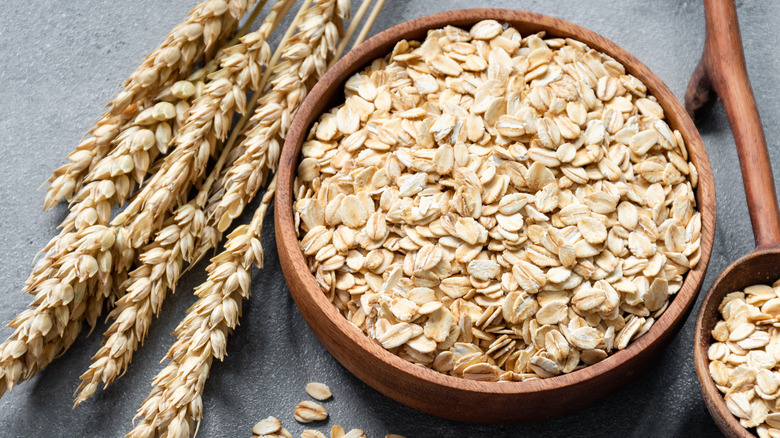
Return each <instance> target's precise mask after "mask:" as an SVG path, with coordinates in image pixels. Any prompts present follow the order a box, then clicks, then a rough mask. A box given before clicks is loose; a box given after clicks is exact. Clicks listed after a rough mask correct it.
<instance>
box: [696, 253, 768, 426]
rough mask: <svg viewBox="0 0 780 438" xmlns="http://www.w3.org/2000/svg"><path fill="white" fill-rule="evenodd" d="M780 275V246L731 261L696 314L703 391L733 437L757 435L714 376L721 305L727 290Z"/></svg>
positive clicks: (698, 366) (719, 421)
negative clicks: (712, 348)
mask: <svg viewBox="0 0 780 438" xmlns="http://www.w3.org/2000/svg"><path fill="white" fill-rule="evenodd" d="M778 278H780V249H777V248H776V249H768V250H757V251H754V252H751V253H750V254H748V255H746V256H744V257H742V258H740V259H739V260H737V261H736V262H734V263H732V264H731V265H729V267H728V268H726V270H725V271H723V273H722V274H720V276H719V277H718V279H717V280H715V283H713V284H712V288H710V290H709V292H707V295H706V296H705V297H704V301H703V302H702V303H701V307H700V308H699V314H698V316H697V317H696V329H695V332H694V344H693V361H694V363H695V364H696V376H697V377H698V378H699V384H700V385H701V393H702V396H703V397H704V402H705V403H706V404H707V409H708V410H709V411H710V415H712V419H713V420H715V423H716V424H717V425H718V427H719V428H720V430H721V431H722V432H723V433H724V434H725V435H726V436H728V437H729V438H737V437H755V435H753V434H752V433H750V432H749V431H748V430H747V429H745V428H744V427H743V426H742V425H741V424H740V423H739V420H737V418H736V417H735V416H734V415H733V414H732V413H731V412H730V411H729V409H728V408H727V407H726V400H725V399H724V398H723V394H721V393H720V391H718V388H717V387H716V386H715V382H714V381H713V380H712V377H710V370H709V365H710V360H709V358H708V357H707V350H709V348H710V345H712V342H713V339H712V329H714V328H715V324H717V322H718V321H720V320H721V315H720V312H718V306H720V302H721V301H722V300H723V297H725V296H726V295H727V294H729V293H731V292H734V291H739V290H742V289H744V288H746V287H748V286H750V285H753V284H769V285H771V284H772V282H774V281H775V280H777V279H778Z"/></svg>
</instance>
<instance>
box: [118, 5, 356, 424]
mask: <svg viewBox="0 0 780 438" xmlns="http://www.w3.org/2000/svg"><path fill="white" fill-rule="evenodd" d="M310 3H311V0H309V1H307V2H305V3H304V6H302V7H301V11H303V12H302V13H301V12H300V11H299V14H298V15H297V16H296V19H295V20H294V22H293V23H294V24H295V23H296V22H299V23H300V24H299V25H298V28H299V30H300V31H299V33H298V34H296V35H295V36H294V37H292V38H290V39H289V40H287V41H284V40H283V42H282V46H283V47H285V49H284V50H283V52H282V53H283V54H284V55H283V57H284V60H283V62H282V63H281V64H279V66H277V68H275V69H274V72H273V75H272V76H271V81H270V82H269V83H270V84H271V90H270V91H269V92H268V93H267V94H265V95H263V97H262V98H261V99H260V102H261V106H260V108H261V109H262V108H265V107H266V104H267V103H268V102H275V103H279V102H280V101H279V100H276V99H278V95H279V94H281V93H282V92H281V90H285V92H284V93H283V94H282V96H283V97H289V98H290V99H289V102H290V104H291V105H292V106H293V107H294V108H297V106H298V105H299V103H300V100H298V99H296V98H295V96H297V95H299V94H305V92H303V93H301V92H300V88H301V87H303V86H304V85H303V83H302V82H301V81H300V79H301V77H303V78H308V77H309V76H310V75H315V74H321V73H322V72H323V71H324V66H326V65H327V60H328V56H329V55H330V54H331V53H333V51H334V50H335V48H336V42H337V39H338V29H337V27H336V25H335V23H334V21H335V20H337V19H340V18H341V17H340V16H339V14H337V13H336V11H337V10H339V11H348V10H349V7H348V4H347V6H346V7H344V6H345V5H344V3H343V2H341V4H340V5H339V6H340V7H338V8H337V7H336V1H335V0H319V1H317V3H316V4H315V5H314V6H312V7H311V8H308V7H307V6H308V4H310ZM303 44H305V45H306V46H307V48H308V49H304V47H303V46H302V45H303ZM302 53H304V55H303V56H301V54H302ZM309 55H312V57H311V58H309ZM307 59H309V61H306V60H307ZM306 65H308V66H309V67H308V68H307V69H306V70H303V69H301V66H306ZM319 65H321V66H323V68H321V69H318V68H317V66H319ZM280 75H285V76H287V77H288V78H291V79H293V80H291V81H287V82H284V81H282V76H280ZM285 83H287V84H295V87H296V88H297V94H292V93H295V92H296V91H295V88H294V87H292V86H288V87H287V88H281V86H282V84H285ZM272 95H273V96H276V97H275V98H274V100H269V99H268V97H269V96H272ZM288 95H289V96H288ZM284 102H287V100H284ZM292 113H293V114H294V110H293V111H292ZM257 114H258V113H255V116H257ZM266 132H271V131H268V130H266ZM273 132H274V133H275V134H274V136H276V135H277V134H279V133H280V132H286V130H285V131H280V130H278V129H277V130H275V131H273ZM275 140H277V141H278V139H276V138H275ZM240 148H242V149H244V154H243V155H242V156H241V157H239V158H238V160H237V163H238V161H241V159H242V158H243V157H244V156H246V154H247V153H251V151H252V148H251V146H249V145H246V144H244V143H242V145H241V146H240ZM242 165H243V164H242ZM235 166H236V164H234V166H233V167H232V168H231V169H235ZM233 174H234V173H233ZM228 175H231V172H228ZM263 175H267V172H266V173H263ZM258 178H259V179H263V178H262V177H258ZM228 180H229V181H230V178H229V177H228ZM260 182H261V181H258V184H260ZM274 188H275V179H274V180H272V182H271V184H270V185H269V188H268V191H267V193H266V195H265V196H264V198H263V201H262V203H261V205H260V207H259V208H258V210H257V211H256V212H255V215H254V217H253V219H252V222H251V223H250V224H249V225H246V226H240V227H238V228H237V229H236V230H235V231H234V232H233V233H231V234H230V236H229V237H228V241H227V243H226V245H225V251H224V252H223V253H221V254H220V255H218V256H217V257H215V258H214V259H213V260H212V263H211V265H210V266H209V268H208V269H207V270H208V272H209V277H208V279H207V281H206V282H205V283H204V284H202V285H201V286H199V287H198V288H197V290H196V294H197V295H198V296H199V297H200V299H199V300H198V301H197V302H196V303H195V304H194V305H193V306H192V307H191V308H190V310H189V312H188V315H187V317H186V318H185V319H184V321H182V323H181V324H180V325H179V327H178V328H177V329H176V331H175V335H176V336H177V341H176V342H175V343H174V344H173V346H172V347H171V349H170V351H169V353H168V356H167V357H168V358H169V359H171V362H170V363H169V364H168V366H166V368H165V369H163V371H162V372H161V373H160V374H158V376H157V378H156V379H155V381H154V389H153V390H152V393H151V394H150V395H149V397H147V399H146V401H145V402H144V403H143V405H142V406H141V408H140V409H139V413H138V416H139V417H143V419H142V420H141V421H140V422H139V423H138V424H137V425H136V426H135V428H134V429H133V430H132V431H131V432H130V433H129V434H128V436H130V437H141V436H154V435H155V434H160V435H166V436H176V437H179V436H189V435H190V434H191V433H192V431H193V425H194V422H196V421H199V420H200V418H201V413H202V402H201V395H202V392H203V385H204V383H205V380H206V378H207V377H208V372H209V370H210V367H211V362H212V361H213V358H215V357H216V358H218V359H220V360H222V359H223V357H224V355H225V342H226V338H227V335H228V332H229V331H231V330H233V329H234V328H235V326H236V324H237V322H238V317H239V315H240V312H241V302H242V299H246V298H248V297H249V285H250V281H251V268H252V265H253V264H257V265H262V262H263V251H262V246H261V244H260V232H261V230H262V224H263V217H264V216H265V213H266V211H267V209H268V206H269V205H270V201H271V199H273V192H274ZM253 194H254V193H253ZM223 199H224V197H223ZM217 208H219V207H217ZM215 217H219V216H216V215H215ZM219 225H222V226H224V225H225V223H224V222H223V221H222V220H220V221H219ZM223 229H224V228H223Z"/></svg>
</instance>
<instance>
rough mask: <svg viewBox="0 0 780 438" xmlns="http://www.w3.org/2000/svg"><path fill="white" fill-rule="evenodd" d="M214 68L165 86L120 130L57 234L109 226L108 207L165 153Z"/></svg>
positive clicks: (211, 65) (209, 66) (121, 200)
mask: <svg viewBox="0 0 780 438" xmlns="http://www.w3.org/2000/svg"><path fill="white" fill-rule="evenodd" d="M215 69H216V63H214V62H210V63H208V64H207V65H206V66H205V67H204V68H202V69H200V70H198V71H196V72H195V73H193V74H192V75H191V76H190V77H189V78H188V79H187V80H183V81H178V82H175V83H174V84H173V85H171V86H169V87H166V88H165V89H163V90H162V91H161V92H160V93H159V95H158V96H157V97H156V98H155V99H154V100H153V101H152V102H153V103H154V104H153V105H152V104H151V102H150V105H149V106H148V107H147V108H145V109H143V110H142V111H140V112H139V113H138V115H136V117H135V118H133V119H132V120H131V121H130V122H128V123H127V124H126V125H125V126H124V127H123V129H122V131H121V133H120V134H119V135H118V136H117V137H116V139H115V140H114V143H115V144H116V145H115V146H114V148H113V150H111V152H110V153H109V154H108V155H106V156H105V157H104V158H103V159H101V160H100V161H99V162H98V163H97V164H96V165H95V166H94V168H93V169H92V170H91V171H90V172H89V173H88V174H87V175H86V177H85V178H84V186H83V187H82V188H81V189H80V190H79V192H78V193H77V194H76V195H75V196H74V197H73V199H72V200H71V202H70V205H69V206H68V208H69V210H70V213H69V214H68V216H67V217H66V218H65V219H64V220H63V221H62V224H61V225H60V228H61V231H60V234H61V235H62V234H65V233H68V232H70V231H72V230H74V229H81V228H84V227H85V226H90V225H95V224H100V225H108V223H109V221H110V216H111V209H112V208H113V207H114V206H115V205H122V204H123V203H124V202H125V200H126V199H127V197H128V196H129V194H130V193H131V192H132V191H133V190H134V187H135V186H136V185H140V184H141V183H142V182H143V180H144V179H145V178H146V176H147V174H148V173H149V171H150V169H151V165H152V164H153V163H154V161H155V160H156V158H157V156H158V155H160V154H165V152H166V151H167V149H168V144H169V143H170V141H171V138H172V137H173V134H174V133H176V132H177V131H178V130H179V128H180V127H181V125H182V123H183V122H184V121H185V120H186V117H187V113H188V111H189V107H190V103H191V101H192V100H193V99H194V98H196V97H197V94H198V93H199V91H198V90H202V89H203V85H204V81H205V80H206V76H208V75H209V74H210V73H212V72H213V71H214V70H215ZM50 245H51V243H50Z"/></svg>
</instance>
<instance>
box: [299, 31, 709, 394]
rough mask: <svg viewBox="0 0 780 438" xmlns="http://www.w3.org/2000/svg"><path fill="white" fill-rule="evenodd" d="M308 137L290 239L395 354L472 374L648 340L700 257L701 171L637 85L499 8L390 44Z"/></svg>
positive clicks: (570, 362)
mask: <svg viewBox="0 0 780 438" xmlns="http://www.w3.org/2000/svg"><path fill="white" fill-rule="evenodd" d="M345 95H346V102H345V103H344V104H343V105H340V106H338V107H336V108H333V109H332V110H331V111H330V112H328V113H326V114H323V115H322V117H321V118H320V120H319V122H318V123H317V124H316V125H315V126H314V128H313V129H312V133H311V136H310V139H309V140H308V141H307V142H306V143H305V144H304V145H303V147H302V160H301V163H300V166H299V168H298V177H297V179H296V182H295V193H296V202H295V206H294V208H295V220H296V226H297V227H299V230H300V243H301V250H302V251H303V253H304V254H305V256H306V258H307V260H308V263H309V267H310V268H311V272H312V273H314V275H315V277H316V279H317V282H318V284H319V285H320V286H321V288H322V290H323V292H324V293H325V294H327V296H328V297H329V298H330V300H331V301H332V302H333V304H334V305H335V306H336V307H337V308H338V309H339V310H340V311H341V313H342V314H343V315H344V317H346V318H347V319H348V320H349V321H351V322H352V323H353V324H354V325H355V326H357V327H358V328H360V329H361V330H362V331H363V332H365V333H366V334H367V335H368V336H369V337H371V338H372V339H374V340H376V342H378V343H379V344H381V345H382V346H383V347H384V348H386V349H387V350H389V351H391V352H393V353H395V354H397V355H398V356H400V357H402V358H404V359H406V360H408V361H410V362H413V363H415V364H419V365H423V366H426V367H430V368H433V369H435V370H438V371H440V372H442V373H447V374H450V375H453V376H458V377H464V378H467V379H474V380H482V381H497V380H516V381H519V380H527V379H535V378H539V377H551V376H555V375H559V374H561V373H569V372H572V371H575V370H577V369H580V368H582V367H584V366H586V365H590V364H593V363H596V362H598V361H600V360H603V359H604V358H606V357H607V356H609V355H610V354H612V353H614V352H616V351H618V350H622V349H624V348H626V346H627V345H629V343H630V342H631V341H632V340H634V339H636V338H638V337H639V336H642V335H643V334H644V333H646V332H647V331H648V330H649V329H650V327H651V325H652V324H653V322H654V321H655V319H656V318H658V317H659V315H660V314H661V313H662V312H663V311H664V310H665V309H666V307H667V305H668V303H669V299H670V297H671V296H672V295H674V294H675V293H676V292H677V291H678V290H679V289H680V287H681V285H682V282H683V276H684V275H685V273H686V272H687V271H688V270H689V269H690V268H692V267H694V266H695V265H696V263H697V262H698V260H699V257H700V249H699V245H700V234H701V233H700V232H701V216H700V214H699V213H698V212H697V211H696V201H695V198H694V193H693V188H695V187H696V184H697V180H698V174H697V172H696V168H695V167H694V166H693V164H692V163H690V162H689V161H688V152H687V150H686V147H685V144H684V142H683V138H682V135H681V134H680V133H679V132H678V131H675V130H672V129H671V128H670V127H669V126H668V125H667V123H666V122H665V121H664V112H663V109H662V108H661V106H660V105H659V104H658V103H657V102H656V100H655V98H654V97H653V96H650V95H648V94H647V89H646V87H645V85H644V84H642V82H640V81H639V80H638V79H637V78H635V77H633V76H631V75H629V74H627V73H626V72H625V70H624V67H623V66H622V65H621V64H620V63H618V62H616V61H615V60H614V59H612V58H610V57H609V56H607V55H605V54H603V53H599V52H596V51H594V50H591V49H589V48H588V47H587V46H586V45H585V44H583V43H581V42H578V41H574V40H571V39H560V38H552V39H550V38H548V39H545V35H544V34H543V33H540V34H533V35H526V36H522V35H520V33H519V32H518V31H517V30H516V29H514V28H511V27H506V26H502V25H501V24H500V23H498V22H496V21H492V20H487V21H482V22H480V23H477V24H476V25H474V27H472V28H471V29H470V30H469V31H466V30H463V29H459V28H457V27H452V26H448V27H446V28H444V29H439V30H434V31H430V32H429V33H428V36H427V38H426V39H425V41H423V42H422V43H420V42H417V41H401V42H399V43H398V44H397V45H396V46H395V48H394V50H393V52H392V54H391V55H389V56H388V57H387V58H385V59H377V60H375V61H374V62H373V63H372V64H371V65H370V66H369V67H367V68H366V69H365V70H364V71H363V72H361V73H358V74H356V75H354V76H353V77H352V78H350V79H349V80H348V81H347V83H346V86H345Z"/></svg>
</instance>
